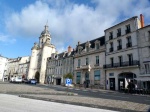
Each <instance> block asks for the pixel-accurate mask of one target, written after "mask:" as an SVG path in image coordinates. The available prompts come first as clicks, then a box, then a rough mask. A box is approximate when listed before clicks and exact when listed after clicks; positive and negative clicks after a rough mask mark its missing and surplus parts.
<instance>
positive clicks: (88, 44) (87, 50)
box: [85, 41, 91, 52]
mask: <svg viewBox="0 0 150 112" xmlns="http://www.w3.org/2000/svg"><path fill="white" fill-rule="evenodd" d="M90 45H91V44H90V42H89V41H87V43H86V44H85V50H86V52H89V49H90Z"/></svg>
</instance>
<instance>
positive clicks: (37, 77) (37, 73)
mask: <svg viewBox="0 0 150 112" xmlns="http://www.w3.org/2000/svg"><path fill="white" fill-rule="evenodd" d="M35 79H36V80H37V82H38V83H39V79H40V73H39V72H38V71H37V72H36V73H35Z"/></svg>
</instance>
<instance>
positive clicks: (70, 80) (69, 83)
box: [66, 78, 72, 86]
mask: <svg viewBox="0 0 150 112" xmlns="http://www.w3.org/2000/svg"><path fill="white" fill-rule="evenodd" d="M71 84H72V79H68V78H67V79H66V85H67V86H70V85H71Z"/></svg>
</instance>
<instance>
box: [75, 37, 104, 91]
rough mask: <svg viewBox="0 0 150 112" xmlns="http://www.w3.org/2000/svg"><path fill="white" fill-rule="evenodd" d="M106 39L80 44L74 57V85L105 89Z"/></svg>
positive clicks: (101, 38)
mask: <svg viewBox="0 0 150 112" xmlns="http://www.w3.org/2000/svg"><path fill="white" fill-rule="evenodd" d="M104 64H105V37H104V36H103V37H100V38H97V39H94V40H91V41H87V42H85V43H82V44H80V42H78V45H77V47H76V53H75V56H74V80H73V81H74V83H75V84H77V85H78V84H86V87H90V86H94V85H95V86H96V85H98V86H99V87H101V88H105V72H104V69H103V65H104Z"/></svg>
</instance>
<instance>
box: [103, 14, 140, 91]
mask: <svg viewBox="0 0 150 112" xmlns="http://www.w3.org/2000/svg"><path fill="white" fill-rule="evenodd" d="M139 28H141V21H140V20H139V19H138V17H137V16H135V17H132V18H130V19H128V20H125V21H123V22H121V23H119V24H117V25H115V26H112V27H111V28H108V29H106V30H105V39H106V42H105V44H106V57H105V59H106V61H105V62H106V65H105V66H104V68H105V71H106V79H107V81H106V86H107V89H111V90H121V89H125V88H127V85H128V83H129V82H130V81H134V79H135V78H137V77H138V76H139V72H140V71H139V53H138V41H137V30H138V29H139Z"/></svg>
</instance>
